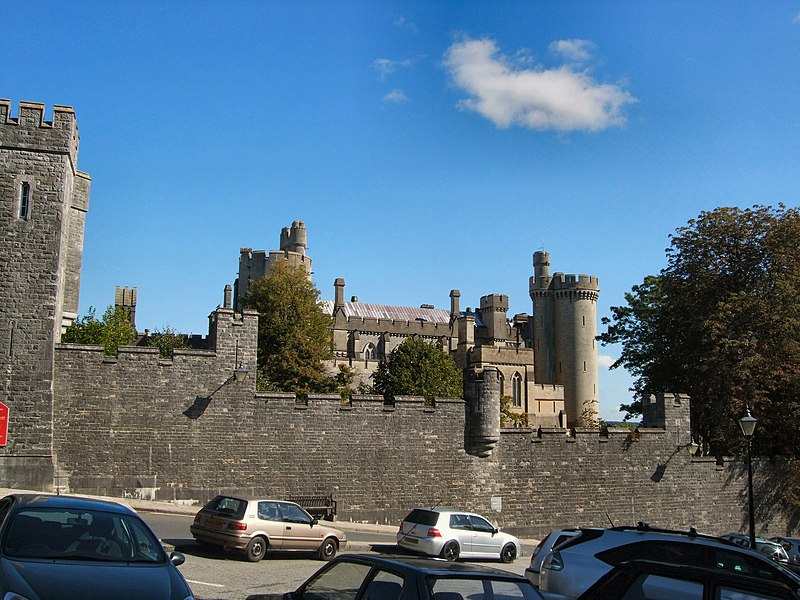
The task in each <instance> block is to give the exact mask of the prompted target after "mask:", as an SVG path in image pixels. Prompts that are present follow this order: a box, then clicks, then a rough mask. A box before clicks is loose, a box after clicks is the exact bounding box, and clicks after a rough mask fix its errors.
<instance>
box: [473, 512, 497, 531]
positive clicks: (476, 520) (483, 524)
mask: <svg viewBox="0 0 800 600" xmlns="http://www.w3.org/2000/svg"><path fill="white" fill-rule="evenodd" d="M469 522H470V525H471V526H472V529H473V530H474V531H484V532H493V531H494V525H492V524H491V523H489V521H487V520H486V519H484V518H483V517H477V516H475V515H470V516H469Z"/></svg>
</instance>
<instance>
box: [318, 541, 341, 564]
mask: <svg viewBox="0 0 800 600" xmlns="http://www.w3.org/2000/svg"><path fill="white" fill-rule="evenodd" d="M338 549H339V544H337V543H336V539H335V538H332V537H329V538H325V541H324V542H322V545H321V546H320V547H319V552H318V556H319V559H320V560H330V559H332V558H333V557H334V556H336V551H337V550H338Z"/></svg>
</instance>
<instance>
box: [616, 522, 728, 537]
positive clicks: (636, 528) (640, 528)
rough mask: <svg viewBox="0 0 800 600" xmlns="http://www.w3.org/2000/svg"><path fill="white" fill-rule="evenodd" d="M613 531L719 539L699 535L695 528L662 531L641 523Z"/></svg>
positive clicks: (620, 526)
mask: <svg viewBox="0 0 800 600" xmlns="http://www.w3.org/2000/svg"><path fill="white" fill-rule="evenodd" d="M610 530H611V531H647V532H650V533H672V534H675V535H685V536H687V537H690V538H706V539H715V540H716V539H719V538H718V537H717V536H715V535H708V534H705V533H698V531H697V529H695V528H694V527H690V528H689V529H688V530H687V531H682V530H679V529H661V528H659V527H650V525H649V524H648V523H644V522H642V521H639V522H638V523H637V524H636V525H635V526H632V525H619V526H617V527H611V528H610Z"/></svg>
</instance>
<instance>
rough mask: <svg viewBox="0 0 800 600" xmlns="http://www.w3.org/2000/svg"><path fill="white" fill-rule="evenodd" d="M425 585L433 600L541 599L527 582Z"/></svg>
mask: <svg viewBox="0 0 800 600" xmlns="http://www.w3.org/2000/svg"><path fill="white" fill-rule="evenodd" d="M427 584H428V590H429V592H430V596H431V598H432V599H433V600H516V599H524V600H539V599H540V598H541V596H540V595H539V593H538V592H537V591H536V590H535V589H534V588H533V586H532V585H531V584H530V583H529V582H527V581H524V582H516V581H508V580H503V579H490V578H482V579H479V578H460V577H434V576H430V577H428V578H427ZM670 600H674V599H670Z"/></svg>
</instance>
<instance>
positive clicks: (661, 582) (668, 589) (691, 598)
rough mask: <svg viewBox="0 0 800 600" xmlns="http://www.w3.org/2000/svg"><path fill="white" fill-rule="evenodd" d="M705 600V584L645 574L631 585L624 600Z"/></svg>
mask: <svg viewBox="0 0 800 600" xmlns="http://www.w3.org/2000/svg"><path fill="white" fill-rule="evenodd" d="M642 598H646V599H647V600H675V598H680V599H681V600H703V584H702V583H699V582H697V581H686V580H683V579H676V578H674V577H664V576H663V575H652V574H647V573H643V574H641V575H639V577H637V578H636V581H634V582H633V584H631V586H630V587H629V588H628V590H627V591H626V592H625V595H624V596H623V597H622V600H640V599H642Z"/></svg>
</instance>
